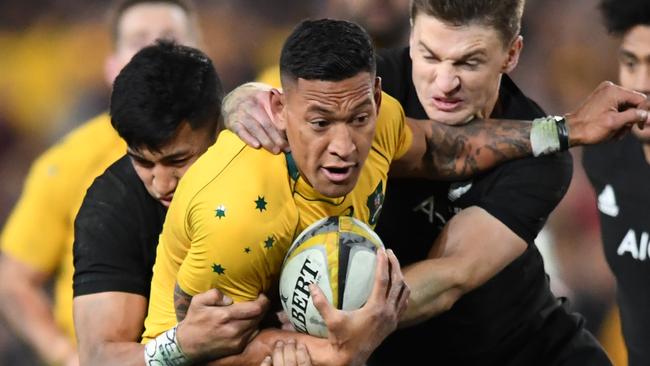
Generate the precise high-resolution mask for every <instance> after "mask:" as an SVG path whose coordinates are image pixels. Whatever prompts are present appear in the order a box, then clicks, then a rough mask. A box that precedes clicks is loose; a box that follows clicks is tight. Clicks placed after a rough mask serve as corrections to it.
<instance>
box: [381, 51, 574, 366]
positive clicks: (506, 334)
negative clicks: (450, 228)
mask: <svg viewBox="0 0 650 366" xmlns="http://www.w3.org/2000/svg"><path fill="white" fill-rule="evenodd" d="M408 52H409V51H408V49H400V50H391V51H386V52H384V53H382V54H380V55H379V58H378V71H377V73H378V76H380V77H381V78H382V86H383V89H384V91H386V92H388V94H391V95H392V96H393V97H395V98H397V99H398V100H399V101H400V103H402V106H403V107H404V110H405V113H406V115H407V116H408V117H412V118H418V119H426V118H427V116H426V113H425V111H424V109H423V107H422V106H421V104H420V102H419V100H418V98H417V95H416V92H415V87H414V85H413V83H412V81H411V80H412V74H411V60H410V57H409V53H408ZM544 115H545V113H544V111H543V110H542V109H541V108H540V107H539V106H538V105H537V104H536V103H535V102H533V101H532V100H530V99H529V98H527V97H526V96H525V95H524V94H523V93H522V92H521V91H520V90H519V89H518V88H517V86H516V85H515V84H514V83H513V81H512V80H511V79H510V78H509V77H508V76H507V75H504V76H503V79H502V82H501V87H500V90H499V98H498V101H497V105H496V106H495V109H494V111H493V113H492V116H491V117H493V118H506V119H524V120H532V119H534V118H537V117H541V116H544ZM571 174H572V160H571V156H570V154H569V153H567V152H565V153H560V154H555V155H551V156H546V157H543V158H527V159H519V160H514V161H511V162H508V163H505V164H503V165H501V166H499V167H497V168H495V169H493V170H492V171H489V172H486V173H483V174H481V175H479V176H477V177H474V178H473V179H471V180H468V181H466V182H455V183H444V182H433V181H430V180H424V179H417V180H414V179H391V180H389V184H388V186H387V191H386V199H385V201H384V206H383V210H382V214H381V217H380V219H379V223H378V225H377V228H376V230H377V232H378V233H379V235H380V236H381V238H382V240H383V241H384V243H385V244H386V246H387V247H391V248H393V250H394V251H395V254H396V255H397V257H398V258H399V260H400V263H401V264H402V266H407V265H408V264H411V263H414V262H416V261H419V260H422V259H425V258H426V256H427V253H428V251H429V249H430V248H431V245H432V243H433V242H434V240H435V238H436V237H437V236H438V234H439V233H440V230H441V229H442V227H443V226H444V224H445V223H446V222H447V221H448V220H449V219H450V218H451V217H452V216H453V215H454V214H455V213H456V212H458V211H459V210H461V209H463V208H465V207H469V206H479V207H481V208H483V209H485V210H486V211H487V212H488V213H490V214H491V215H492V216H494V217H495V218H497V219H499V220H500V221H501V222H503V223H504V224H505V225H506V226H508V228H510V229H511V230H512V231H513V232H514V233H515V234H517V235H518V236H520V237H521V238H522V239H523V240H524V241H526V242H527V243H528V244H529V245H528V248H527V250H526V251H525V252H524V253H523V254H522V255H521V256H520V257H519V258H517V259H516V260H515V261H513V262H512V263H511V264H509V265H508V266H507V267H506V268H504V269H503V270H502V271H501V272H500V273H499V274H497V275H496V276H495V277H493V278H492V279H490V280H489V281H488V282H486V283H485V284H484V285H483V286H481V287H479V288H477V289H475V290H474V291H472V292H470V293H468V294H465V295H464V296H463V297H462V298H460V299H459V300H458V301H457V302H456V304H454V306H453V307H452V309H451V310H449V311H447V312H446V313H443V314H440V315H439V316H437V317H435V318H433V319H430V320H429V321H426V322H424V323H422V324H419V325H417V326H415V327H410V328H406V329H401V330H398V331H396V332H395V333H394V334H393V335H391V336H390V337H389V338H388V339H387V340H386V341H385V342H384V343H383V344H382V345H381V346H380V347H379V348H378V350H377V351H376V353H375V354H374V355H373V357H372V358H371V361H370V362H369V365H397V364H403V365H406V364H419V363H418V360H425V359H427V357H434V360H435V361H436V363H439V364H445V365H446V364H477V365H478V364H482V365H484V364H490V362H495V364H500V365H504V364H506V362H502V361H503V360H505V358H507V357H512V355H513V353H512V350H513V349H517V348H521V346H522V345H523V344H526V342H527V341H528V338H527V337H532V336H533V332H534V329H535V328H536V327H537V326H538V323H539V322H540V319H541V318H540V316H539V314H540V312H542V310H543V309H545V308H548V307H549V306H550V307H553V306H556V304H557V303H556V301H555V298H554V296H553V295H552V293H551V291H550V289H549V284H548V280H547V276H546V274H545V272H544V264H543V261H542V257H541V255H540V253H539V251H538V250H537V248H536V247H535V245H534V243H533V240H534V239H535V237H536V236H537V234H538V233H539V231H540V230H541V229H542V227H543V225H544V223H545V222H546V218H547V217H548V215H549V214H550V213H551V211H552V210H553V209H554V208H555V206H556V205H557V204H558V203H559V201H560V200H561V198H562V197H563V195H564V193H565V192H566V190H567V189H568V186H569V183H570V180H571ZM575 327H577V326H576V325H575V324H572V325H571V326H570V327H569V328H571V329H574V328H575ZM571 331H572V330H571ZM407 349H408V351H405V350H407ZM509 354H510V356H507V355H509ZM490 360H492V361H490Z"/></svg>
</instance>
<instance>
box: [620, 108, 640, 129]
mask: <svg viewBox="0 0 650 366" xmlns="http://www.w3.org/2000/svg"><path fill="white" fill-rule="evenodd" d="M647 120H648V111H646V110H644V109H638V108H630V109H627V110H625V111H623V112H618V113H616V114H614V117H613V123H614V126H615V128H616V129H619V128H622V127H624V126H629V125H632V124H637V123H639V122H645V121H647Z"/></svg>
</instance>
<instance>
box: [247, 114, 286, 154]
mask: <svg viewBox="0 0 650 366" xmlns="http://www.w3.org/2000/svg"><path fill="white" fill-rule="evenodd" d="M248 113H249V114H250V115H251V117H252V119H251V120H254V121H255V122H256V123H258V124H259V125H260V126H261V127H262V128H263V129H264V132H265V133H266V135H267V136H268V137H269V139H270V140H271V142H272V144H273V146H272V148H273V151H272V152H273V153H274V154H277V153H279V152H280V151H281V148H282V147H283V146H284V144H285V143H286V138H285V137H284V133H283V131H280V130H279V129H278V128H277V126H276V125H275V123H273V121H272V120H271V116H269V115H268V114H267V113H266V111H265V110H260V109H257V108H255V109H251V110H249V111H248Z"/></svg>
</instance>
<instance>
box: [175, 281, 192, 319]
mask: <svg viewBox="0 0 650 366" xmlns="http://www.w3.org/2000/svg"><path fill="white" fill-rule="evenodd" d="M191 301H192V296H190V295H188V294H186V293H185V291H183V290H182V289H181V288H180V286H178V283H176V285H175V286H174V309H176V321H177V322H179V323H180V322H181V321H182V320H183V319H185V316H186V315H187V309H188V308H189V307H190V302H191Z"/></svg>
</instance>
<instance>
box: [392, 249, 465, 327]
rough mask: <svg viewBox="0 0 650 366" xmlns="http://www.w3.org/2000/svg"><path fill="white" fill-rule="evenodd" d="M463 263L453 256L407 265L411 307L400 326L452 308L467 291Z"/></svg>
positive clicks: (406, 275)
mask: <svg viewBox="0 0 650 366" xmlns="http://www.w3.org/2000/svg"><path fill="white" fill-rule="evenodd" d="M459 264H461V263H459V262H458V261H455V260H454V259H453V258H436V259H425V260H423V261H420V262H417V263H415V264H412V265H410V266H408V267H406V268H404V279H405V281H406V283H407V284H408V285H409V287H410V288H411V296H410V297H409V302H408V307H407V308H406V311H405V312H404V314H402V317H401V318H400V322H399V327H400V328H402V327H408V326H412V325H415V324H419V323H421V322H423V321H426V320H428V319H430V318H432V317H434V316H436V315H438V314H441V313H443V312H445V311H447V310H449V309H450V308H451V307H452V306H453V304H454V303H455V302H456V301H457V300H458V299H459V298H460V297H461V296H462V295H463V294H464V293H465V291H466V288H465V287H464V286H465V282H466V281H465V280H464V279H463V277H462V276H463V274H462V271H461V270H459V269H458V265H459Z"/></svg>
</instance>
